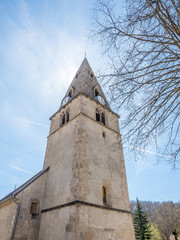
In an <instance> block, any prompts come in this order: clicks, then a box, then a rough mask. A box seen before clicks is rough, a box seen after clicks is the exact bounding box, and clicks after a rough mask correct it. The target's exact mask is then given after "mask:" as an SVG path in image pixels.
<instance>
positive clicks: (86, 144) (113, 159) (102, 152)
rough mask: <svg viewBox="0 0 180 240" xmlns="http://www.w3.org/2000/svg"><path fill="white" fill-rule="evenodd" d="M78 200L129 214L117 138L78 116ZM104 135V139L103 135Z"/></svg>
mask: <svg viewBox="0 0 180 240" xmlns="http://www.w3.org/2000/svg"><path fill="white" fill-rule="evenodd" d="M81 131H82V133H81V143H82V144H81V148H80V155H81V158H80V160H79V161H80V169H79V189H80V190H79V199H80V200H82V201H87V202H92V203H95V204H100V205H101V204H103V193H102V187H103V186H105V187H106V190H107V191H106V194H107V204H108V205H110V206H112V207H114V208H120V209H125V210H130V205H129V197H128V190H127V182H126V173H125V167H124V158H123V151H122V145H121V139H120V135H119V134H118V133H116V132H113V131H112V130H110V129H108V128H106V127H105V126H104V125H102V124H100V123H98V122H95V121H89V119H87V117H86V116H84V115H81ZM103 133H104V134H105V136H104V135H103Z"/></svg>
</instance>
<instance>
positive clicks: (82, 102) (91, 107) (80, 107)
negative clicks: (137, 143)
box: [50, 95, 119, 135]
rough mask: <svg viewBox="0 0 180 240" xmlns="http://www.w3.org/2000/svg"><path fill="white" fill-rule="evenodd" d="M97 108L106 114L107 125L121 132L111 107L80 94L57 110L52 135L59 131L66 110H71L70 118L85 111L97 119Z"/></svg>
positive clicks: (53, 119) (52, 125)
mask: <svg viewBox="0 0 180 240" xmlns="http://www.w3.org/2000/svg"><path fill="white" fill-rule="evenodd" d="M96 109H98V110H99V111H100V112H101V113H104V114H105V119H106V126H107V127H108V128H111V129H112V130H114V131H116V132H119V122H118V117H117V115H116V114H114V113H112V112H111V111H110V110H109V109H107V108H105V107H103V106H102V105H101V104H99V103H98V102H96V101H94V100H92V99H91V98H88V97H86V96H84V95H79V96H78V97H76V98H74V99H73V100H72V101H70V102H69V103H68V104H67V105H66V106H65V107H64V108H62V109H61V111H60V112H57V113H56V114H55V116H54V117H52V121H51V128H50V135H51V134H52V133H53V132H55V131H57V130H58V129H59V128H60V127H61V126H60V125H61V120H60V116H61V113H62V112H66V110H69V111H70V120H72V119H74V118H75V117H76V116H77V115H78V114H80V113H83V114H85V115H87V116H88V117H90V118H91V119H93V120H95V119H96Z"/></svg>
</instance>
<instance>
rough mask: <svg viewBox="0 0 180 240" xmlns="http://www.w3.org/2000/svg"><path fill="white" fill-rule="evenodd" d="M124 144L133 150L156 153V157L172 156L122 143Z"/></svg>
mask: <svg viewBox="0 0 180 240" xmlns="http://www.w3.org/2000/svg"><path fill="white" fill-rule="evenodd" d="M124 146H125V147H128V148H131V149H135V150H138V151H141V152H145V153H150V154H153V155H156V156H158V157H165V158H173V157H172V156H168V155H165V154H161V153H156V152H152V151H149V150H145V149H142V148H138V147H133V146H131V145H127V144H124Z"/></svg>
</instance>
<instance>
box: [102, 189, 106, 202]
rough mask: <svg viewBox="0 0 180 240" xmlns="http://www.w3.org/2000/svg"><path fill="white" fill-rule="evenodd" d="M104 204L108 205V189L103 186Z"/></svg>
mask: <svg viewBox="0 0 180 240" xmlns="http://www.w3.org/2000/svg"><path fill="white" fill-rule="evenodd" d="M102 190H103V203H107V201H106V188H105V187H104V186H103V189H102Z"/></svg>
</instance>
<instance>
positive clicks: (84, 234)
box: [76, 206, 135, 240]
mask: <svg viewBox="0 0 180 240" xmlns="http://www.w3.org/2000/svg"><path fill="white" fill-rule="evenodd" d="M78 216H79V223H78V226H77V228H78V235H77V239H76V240H100V239H102V240H135V237H134V229H133V224H132V215H131V214H128V213H121V212H115V211H111V210H105V209H99V208H95V207H88V206H79V207H78Z"/></svg>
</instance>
